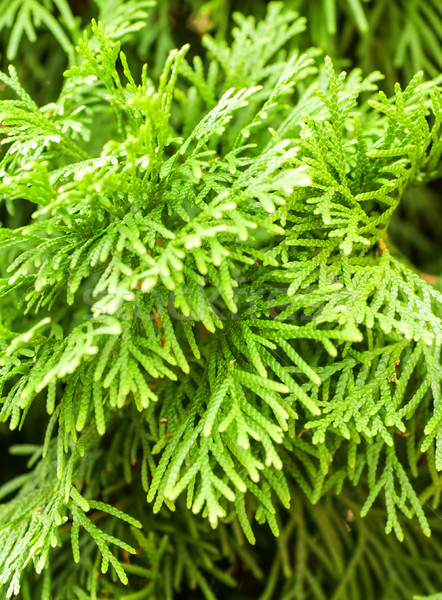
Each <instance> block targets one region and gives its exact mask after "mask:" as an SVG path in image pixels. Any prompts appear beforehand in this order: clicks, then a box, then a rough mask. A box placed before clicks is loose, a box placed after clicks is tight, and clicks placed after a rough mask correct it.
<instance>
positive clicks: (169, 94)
mask: <svg viewBox="0 0 442 600" xmlns="http://www.w3.org/2000/svg"><path fill="white" fill-rule="evenodd" d="M21 4H23V6H30V7H33V9H34V12H33V13H32V14H33V18H34V21H35V20H36V19H37V16H36V15H38V14H40V13H39V12H38V11H43V12H42V13H41V14H42V15H43V14H47V15H52V12H51V11H52V10H53V8H54V7H53V6H52V4H51V3H48V4H47V5H44V4H41V5H40V4H39V3H37V2H33V3H30V4H26V3H21ZM96 4H97V6H98V7H99V8H100V10H101V13H100V14H101V17H102V21H103V22H104V23H105V24H103V23H100V22H99V23H97V22H96V21H92V24H91V26H90V27H89V28H88V29H87V30H85V32H84V33H83V35H82V37H81V39H80V41H79V43H78V46H77V49H76V50H77V52H76V55H74V53H73V51H72V52H71V49H72V50H73V48H71V42H70V41H69V42H66V41H65V38H64V37H63V36H62V35H61V34H59V33H57V32H58V29H57V28H55V29H54V26H53V21H52V20H51V18H49V17H47V19H46V21H45V23H46V25H47V27H48V28H49V29H51V30H52V33H53V35H54V36H55V37H56V38H57V40H58V42H60V44H61V45H62V46H63V45H64V44H65V43H66V44H69V46H67V47H66V48H65V50H66V51H67V55H68V58H67V60H68V67H69V68H68V69H67V70H66V72H65V74H64V75H65V80H64V83H63V87H62V90H61V92H60V95H59V97H58V98H57V99H55V100H53V101H52V102H51V103H50V104H46V105H44V106H39V105H38V104H37V103H36V102H35V101H34V100H33V99H32V97H31V96H30V95H29V94H28V92H27V91H25V89H24V87H23V85H22V83H21V81H20V77H19V76H18V75H17V71H16V70H15V69H14V67H10V69H9V73H8V74H6V73H0V79H1V81H2V82H3V83H4V85H5V86H6V87H7V89H8V98H7V99H4V100H2V101H1V102H0V122H1V123H2V137H3V140H2V141H3V148H4V150H3V154H2V161H1V164H0V169H1V175H2V181H1V184H0V196H1V198H2V199H3V201H4V212H3V214H4V223H3V227H2V228H1V229H0V253H1V256H2V262H1V276H2V279H0V305H1V321H0V386H1V411H0V420H1V421H2V423H7V424H8V426H9V428H10V429H11V430H13V431H15V430H21V429H22V428H24V431H26V428H27V427H28V426H29V425H28V424H29V423H30V422H32V420H33V419H36V420H35V421H34V422H35V423H37V422H40V427H41V426H42V425H41V419H42V415H44V421H43V423H44V425H43V428H44V430H45V433H44V438H40V437H38V436H36V435H35V433H33V434H32V435H33V436H34V437H31V436H27V437H26V438H25V441H26V442H27V443H26V444H24V445H16V446H13V448H12V449H11V451H12V453H13V455H14V454H15V455H17V454H18V455H29V456H30V459H29V462H28V467H29V471H28V472H25V474H21V473H20V470H17V471H16V473H15V474H16V477H15V478H14V477H13V476H12V477H11V478H8V479H7V480H5V484H4V486H3V487H2V488H0V496H1V498H2V499H3V503H2V504H1V505H0V582H1V583H2V584H3V591H2V592H1V593H3V594H4V595H6V596H8V597H9V596H10V595H12V594H21V596H22V597H23V599H24V600H28V598H29V599H30V598H34V597H39V598H40V597H41V598H42V600H47V599H49V598H50V597H52V598H54V599H55V600H64V599H66V600H68V599H72V600H73V599H79V600H82V599H83V598H91V599H93V598H106V597H107V598H126V599H127V600H130V599H132V600H136V599H142V598H152V599H153V598H173V597H179V594H180V593H182V594H183V596H182V597H189V595H188V594H189V593H190V592H189V588H190V589H196V590H197V592H195V594H196V595H195V597H204V598H207V599H212V598H217V597H224V596H226V597H227V596H228V597H229V598H230V597H231V598H234V597H238V598H248V597H250V598H252V597H253V598H255V597H259V595H260V594H262V595H261V596H260V597H261V598H262V599H263V600H264V599H270V598H276V597H277V598H281V599H282V600H289V599H290V598H293V599H298V598H305V599H310V598H333V599H334V600H338V599H339V598H342V599H348V600H350V599H352V600H355V599H357V598H364V599H366V598H379V597H383V598H386V599H387V598H388V599H392V600H396V599H402V598H404V599H405V598H412V597H413V594H415V593H421V594H422V593H423V594H432V593H434V594H436V593H437V592H438V591H440V589H442V581H440V569H439V568H438V564H439V563H438V561H439V560H440V556H441V547H440V545H439V543H438V541H437V535H438V533H439V530H440V520H439V519H438V515H437V514H435V512H434V511H436V510H437V508H438V505H439V499H440V491H441V487H442V479H441V475H440V471H441V470H442V433H441V432H442V428H441V424H442V397H441V379H442V366H441V342H442V322H441V300H442V296H441V294H440V293H439V292H438V291H437V290H436V289H435V288H434V287H431V286H430V285H428V284H427V283H426V282H425V281H424V280H423V279H422V278H421V277H420V275H419V273H418V272H417V271H416V270H415V269H414V268H413V267H411V266H407V265H406V264H404V262H403V261H402V260H401V259H400V258H399V257H398V256H396V252H395V251H394V248H393V246H391V245H390V242H389V239H388V233H387V230H388V227H389V224H390V221H391V219H392V216H393V213H394V212H395V211H396V209H397V207H398V205H399V203H400V201H401V199H402V197H403V195H404V193H405V192H406V190H407V189H419V187H420V186H424V185H429V184H432V182H437V181H438V180H440V177H441V171H442V167H441V153H442V140H441V135H440V132H441V127H442V96H441V88H440V86H439V82H438V81H437V80H435V81H424V77H423V74H422V73H418V74H417V75H415V76H414V77H413V78H412V80H411V82H410V83H409V84H408V86H406V87H404V88H402V87H401V86H400V85H399V84H397V85H396V86H395V88H394V94H393V95H392V97H391V98H388V97H387V96H386V95H385V93H384V92H382V91H379V90H378V87H377V84H378V82H380V81H381V79H382V75H381V74H380V73H379V72H376V71H375V72H372V73H370V74H367V75H364V74H363V73H362V72H361V70H359V69H354V70H351V71H350V72H349V73H348V74H346V73H344V72H342V73H340V74H337V73H336V70H335V68H334V67H333V64H332V61H331V59H330V58H328V57H326V58H325V59H324V60H323V59H322V58H320V53H319V52H318V50H315V49H308V50H306V52H305V53H304V54H302V53H301V52H300V51H299V49H298V45H299V44H298V39H299V36H300V35H301V34H302V33H303V31H304V30H305V27H306V22H305V19H304V18H302V17H299V16H298V15H297V14H296V13H295V12H293V11H291V10H288V9H287V7H284V6H283V5H282V4H281V3H270V4H269V6H268V10H267V14H266V17H265V19H263V20H261V21H259V20H257V21H255V20H254V19H252V18H250V17H249V18H246V17H244V16H242V15H239V14H238V15H237V16H236V17H235V19H236V22H237V27H236V29H234V30H233V32H232V36H231V37H232V41H231V42H230V41H226V40H225V39H223V37H221V36H219V37H211V36H209V35H207V36H205V37H204V38H203V39H202V44H203V47H204V49H205V60H202V59H201V58H200V57H199V55H197V54H195V53H194V51H191V49H189V46H188V45H185V46H183V47H182V48H181V49H180V50H172V51H171V52H170V54H169V55H168V57H167V59H166V60H165V63H164V65H163V67H162V71H161V75H160V76H159V77H158V78H156V77H155V74H154V73H153V74H152V73H151V72H150V70H149V67H146V66H145V67H143V69H142V71H141V73H138V72H137V70H136V69H135V68H134V67H133V66H132V61H129V59H128V58H127V56H126V54H125V53H123V52H122V51H121V41H122V40H123V41H125V40H128V41H130V40H131V39H132V40H134V39H136V35H137V34H136V33H134V32H136V31H138V30H139V29H140V26H141V23H142V21H143V19H144V18H145V17H144V15H145V13H144V11H145V10H146V9H147V8H148V4H149V3H147V2H136V1H135V0H133V1H132V2H129V3H123V2H118V3H115V5H114V4H113V3H109V4H112V6H113V12H112V13H111V12H107V13H106V11H109V10H110V8H109V6H108V4H106V3H101V2H100V3H99V2H96ZM54 5H55V6H56V7H57V8H58V10H59V11H60V13H61V14H64V13H63V11H65V12H66V14H65V16H64V17H63V18H62V17H60V23H61V24H62V26H63V27H64V29H63V31H64V33H63V35H65V34H66V35H67V33H66V32H67V31H68V32H70V35H71V39H74V38H75V32H76V28H77V27H78V26H79V19H75V18H74V17H73V16H72V13H71V12H70V9H69V7H68V5H67V4H65V3H64V2H63V3H61V2H54ZM164 5H165V4H161V3H160V4H159V6H158V10H160V11H161V10H163V8H164ZM343 5H345V6H346V7H347V9H348V10H350V11H351V12H352V14H353V17H354V19H355V22H356V25H357V27H358V28H359V30H361V31H363V30H364V28H365V27H366V21H365V20H364V19H365V17H363V16H362V13H361V10H362V5H360V4H359V2H356V1H355V2H350V1H349V2H348V3H343ZM11 6H12V5H11ZM17 6H18V5H17ZM123 8H124V9H125V10H123ZM23 10H24V9H23ZM11 11H12V9H11ZM35 11H37V12H35ZM44 11H46V12H44ZM11 14H12V13H11ZM106 14H107V15H108V16H107V17H106ZM214 14H215V13H214ZM17 15H18V16H17ZM69 15H70V16H69ZM71 17H72V18H71ZM11 18H12V17H11ZM22 18H23V16H22V13H17V14H16V24H15V26H13V31H15V34H14V36H15V37H12V38H11V39H12V40H14V39H16V40H17V41H18V39H19V37H20V31H21V29H20V27H22V26H21V25H20V24H19V23H20V19H22ZM41 19H43V16H42V17H41ZM37 20H38V19H37ZM106 22H107V25H108V26H105V25H106ZM11 23H12V21H11ZM57 23H58V22H57ZM36 24H38V23H36ZM331 25H332V22H331V21H330V23H329V25H328V26H329V27H331ZM14 27H15V29H14ZM31 31H33V30H31V29H28V35H29V36H30V37H31V39H32V35H33V34H32V33H31ZM329 33H332V31H329ZM66 39H68V38H67V37H66ZM16 48H17V43H16V42H15V41H12V42H11V45H10V53H11V55H14V54H15V51H16ZM157 51H158V52H159V50H158V48H157ZM128 56H130V55H128ZM158 56H159V54H157V57H158ZM129 62H130V63H131V64H129ZM424 66H425V65H424ZM26 207H27V208H26ZM25 208H26V210H27V211H28V213H26V211H25V210H24V209H25ZM26 214H27V216H26ZM21 215H23V216H21ZM36 414H38V415H39V417H38V419H39V420H40V421H37V417H35V415H36ZM0 431H2V430H0ZM23 437H24V436H23ZM31 441H32V443H28V442H31ZM264 526H265V527H264ZM383 530H385V532H386V533H387V534H389V533H391V535H390V536H385V533H384V532H383ZM432 531H433V532H434V533H436V539H435V540H433V539H430V540H427V539H426V538H427V537H429V536H430V534H431V532H432ZM269 538H270V540H271V541H270V542H269ZM275 538H276V539H275ZM402 541H403V546H401V545H400V542H402ZM253 545H255V547H256V549H253V548H252V546H253ZM270 545H272V552H271V553H270V550H269V547H270ZM270 554H271V559H269V558H268V556H269V555H270ZM132 555H133V556H132ZM398 557H399V558H398ZM398 560H401V561H403V563H402V564H401V566H400V567H398V566H397V564H396V563H397V561H398ZM72 561H74V563H76V564H77V566H76V567H73V565H72ZM270 563H271V567H270V570H269V564H270ZM412 567H415V568H414V569H412ZM34 570H35V572H36V573H37V574H41V575H40V577H37V578H36V580H35V581H34V578H35V577H36V575H35V574H34ZM99 573H101V574H99ZM241 580H243V586H244V587H243V589H241V587H239V583H238V582H240V581H241ZM21 582H22V586H21V588H20V583H21ZM125 586H127V587H125ZM229 588H231V589H229ZM20 589H21V591H20ZM36 589H38V596H35V593H36V592H35V590H36ZM235 594H236V596H235ZM436 597H437V596H436Z"/></svg>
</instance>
